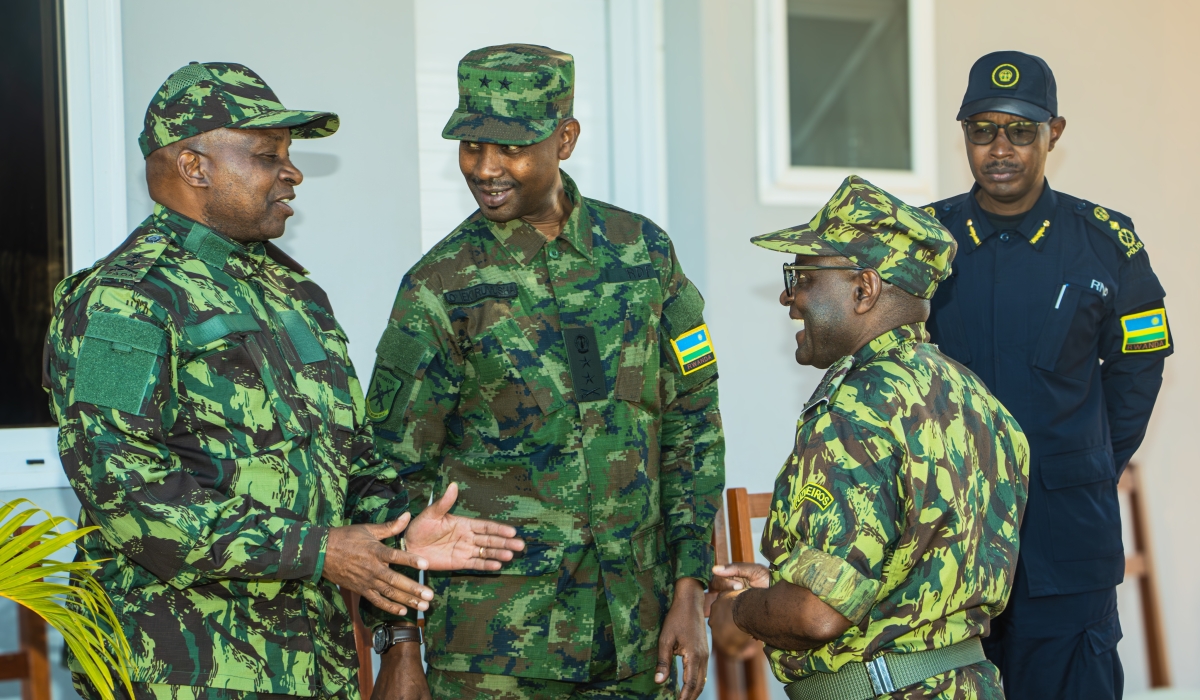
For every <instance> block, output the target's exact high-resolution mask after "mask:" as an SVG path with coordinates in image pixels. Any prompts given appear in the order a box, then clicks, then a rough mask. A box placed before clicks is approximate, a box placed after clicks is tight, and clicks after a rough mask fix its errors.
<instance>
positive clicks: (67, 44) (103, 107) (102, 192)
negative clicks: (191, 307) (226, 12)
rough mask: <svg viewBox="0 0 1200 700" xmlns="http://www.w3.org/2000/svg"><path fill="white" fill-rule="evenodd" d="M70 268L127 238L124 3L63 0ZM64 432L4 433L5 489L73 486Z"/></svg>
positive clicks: (0, 449)
mask: <svg viewBox="0 0 1200 700" xmlns="http://www.w3.org/2000/svg"><path fill="white" fill-rule="evenodd" d="M61 7H62V37H61V40H62V44H63V45H62V47H61V51H62V75H63V80H64V82H65V83H66V85H65V89H64V90H63V93H64V94H65V95H66V99H65V103H66V104H65V110H64V113H65V118H66V132H67V133H66V139H65V140H66V169H67V193H66V197H67V203H68V205H67V243H68V250H69V254H68V259H67V262H68V269H69V270H70V271H71V272H75V271H77V270H81V269H83V268H86V267H89V266H90V265H91V264H92V262H93V261H95V260H96V259H97V258H99V257H101V256H103V255H104V254H106V253H107V252H108V251H110V250H112V249H113V248H115V247H116V245H117V244H118V243H120V242H121V241H122V240H124V238H125V235H126V233H127V232H126V230H125V229H126V227H127V226H128V222H127V217H126V204H125V178H126V173H125V146H126V135H125V133H124V131H125V126H124V121H125V90H124V82H125V81H124V74H123V66H122V52H121V0H62V6H61ZM68 485H69V484H68V483H67V477H66V474H65V473H64V472H63V469H62V463H61V462H60V461H59V459H58V429H57V428H2V429H0V489H2V490H4V491H20V490H26V489H43V488H57V487H65V486H68Z"/></svg>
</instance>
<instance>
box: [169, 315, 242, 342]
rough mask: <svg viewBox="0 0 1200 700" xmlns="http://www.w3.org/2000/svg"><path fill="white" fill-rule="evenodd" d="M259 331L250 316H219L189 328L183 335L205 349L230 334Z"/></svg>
mask: <svg viewBox="0 0 1200 700" xmlns="http://www.w3.org/2000/svg"><path fill="white" fill-rule="evenodd" d="M257 330H260V326H259V325H258V321H257V320H255V318H254V317H253V316H251V315H250V314H218V315H216V316H213V317H212V318H210V319H208V320H207V321H204V322H203V323H197V324H196V325H194V326H188V327H187V328H185V329H184V331H183V334H184V335H185V336H187V339H188V342H189V343H191V344H192V345H195V346H196V347H203V346H205V345H208V344H209V343H211V342H213V341H214V340H218V339H220V338H224V337H225V336H227V335H229V334H230V333H242V332H246V331H257Z"/></svg>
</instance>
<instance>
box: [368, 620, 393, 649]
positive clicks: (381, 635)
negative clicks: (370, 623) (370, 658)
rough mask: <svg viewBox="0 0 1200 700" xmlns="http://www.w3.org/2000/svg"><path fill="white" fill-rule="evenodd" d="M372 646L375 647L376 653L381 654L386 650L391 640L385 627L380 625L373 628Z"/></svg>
mask: <svg viewBox="0 0 1200 700" xmlns="http://www.w3.org/2000/svg"><path fill="white" fill-rule="evenodd" d="M372 641H373V644H372V646H374V647H375V653H376V654H382V653H383V652H385V651H387V650H388V646H389V645H388V642H391V641H392V635H391V634H389V633H388V629H387V627H384V626H383V625H380V626H379V627H376V628H375V639H374V640H372Z"/></svg>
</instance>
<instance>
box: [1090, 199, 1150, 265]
mask: <svg viewBox="0 0 1200 700" xmlns="http://www.w3.org/2000/svg"><path fill="white" fill-rule="evenodd" d="M1076 211H1077V213H1078V214H1079V215H1080V216H1082V217H1083V218H1084V219H1086V220H1087V222H1088V223H1089V224H1091V225H1092V226H1095V227H1096V228H1097V229H1099V230H1100V231H1102V232H1103V233H1104V235H1106V236H1108V237H1109V238H1111V239H1112V240H1113V241H1114V242H1115V243H1116V244H1117V245H1118V246H1120V249H1121V250H1122V252H1124V253H1125V257H1126V258H1132V257H1133V256H1135V255H1137V254H1138V253H1140V252H1141V251H1142V249H1143V248H1145V245H1144V244H1143V243H1142V241H1141V239H1140V238H1138V237H1137V234H1136V233H1134V232H1133V221H1132V220H1130V219H1129V217H1127V216H1125V215H1124V214H1120V213H1118V212H1115V211H1109V210H1107V209H1105V208H1104V207H1102V206H1099V205H1092V206H1089V207H1084V208H1083V209H1078V210H1076Z"/></svg>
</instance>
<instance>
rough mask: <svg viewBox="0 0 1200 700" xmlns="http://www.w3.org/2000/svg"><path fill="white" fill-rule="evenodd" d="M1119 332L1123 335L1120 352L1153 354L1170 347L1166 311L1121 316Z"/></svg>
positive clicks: (1156, 310) (1158, 310) (1155, 310)
mask: <svg viewBox="0 0 1200 700" xmlns="http://www.w3.org/2000/svg"><path fill="white" fill-rule="evenodd" d="M1121 330H1122V331H1123V332H1124V334H1125V340H1124V342H1123V343H1121V352H1153V351H1155V350H1162V349H1164V348H1169V347H1171V331H1170V330H1168V329H1167V310H1166V309H1153V310H1151V311H1143V312H1141V313H1138V314H1130V315H1128V316H1122V317H1121Z"/></svg>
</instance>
